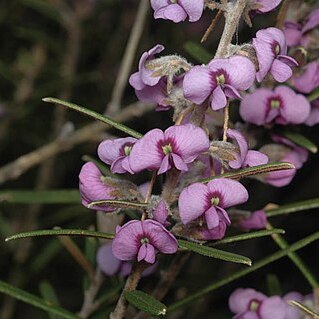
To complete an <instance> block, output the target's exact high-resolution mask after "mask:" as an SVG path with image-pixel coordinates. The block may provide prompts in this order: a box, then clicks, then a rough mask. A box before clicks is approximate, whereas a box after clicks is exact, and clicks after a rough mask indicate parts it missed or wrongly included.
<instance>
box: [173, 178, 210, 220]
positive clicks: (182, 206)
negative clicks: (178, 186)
mask: <svg viewBox="0 0 319 319" xmlns="http://www.w3.org/2000/svg"><path fill="white" fill-rule="evenodd" d="M209 206H210V205H209V202H208V189H207V186H206V185H204V184H201V183H194V184H192V185H190V186H188V187H186V188H184V189H183V191H182V192H181V194H180V196H179V199H178V208H179V215H180V217H181V220H182V223H183V224H185V225H186V224H188V223H190V222H191V221H193V220H195V219H196V218H198V217H200V216H201V215H202V214H203V213H204V212H205V210H206V209H207V208H208V207H209Z"/></svg>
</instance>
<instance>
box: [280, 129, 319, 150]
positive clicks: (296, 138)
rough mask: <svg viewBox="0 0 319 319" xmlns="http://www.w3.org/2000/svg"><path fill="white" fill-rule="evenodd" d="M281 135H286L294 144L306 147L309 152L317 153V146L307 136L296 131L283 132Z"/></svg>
mask: <svg viewBox="0 0 319 319" xmlns="http://www.w3.org/2000/svg"><path fill="white" fill-rule="evenodd" d="M283 135H284V136H285V137H287V138H288V139H289V140H290V141H292V142H294V143H295V144H297V145H299V146H301V147H303V148H305V149H307V150H308V151H310V152H311V153H317V152H318V147H317V145H316V144H314V143H313V142H311V141H310V140H309V139H308V138H307V137H305V136H303V135H301V134H299V133H296V132H284V133H283Z"/></svg>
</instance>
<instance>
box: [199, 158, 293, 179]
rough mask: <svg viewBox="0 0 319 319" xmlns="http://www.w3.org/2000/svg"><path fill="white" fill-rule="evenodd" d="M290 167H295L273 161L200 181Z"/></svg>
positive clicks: (237, 177) (233, 177)
mask: <svg viewBox="0 0 319 319" xmlns="http://www.w3.org/2000/svg"><path fill="white" fill-rule="evenodd" d="M292 168H295V167H294V166H293V165H292V164H291V163H286V162H273V163H269V164H264V165H258V166H253V167H247V168H243V169H239V170H234V171H231V172H227V173H224V174H221V175H216V176H212V177H209V178H206V179H204V180H202V182H203V183H208V182H209V181H211V180H213V179H216V178H222V177H226V178H232V179H241V178H244V177H248V176H253V175H260V174H265V173H269V172H274V171H281V170H286V169H292Z"/></svg>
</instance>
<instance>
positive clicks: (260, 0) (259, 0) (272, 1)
mask: <svg viewBox="0 0 319 319" xmlns="http://www.w3.org/2000/svg"><path fill="white" fill-rule="evenodd" d="M281 1H282V0H255V3H256V4H260V5H261V8H259V9H258V10H256V11H257V12H258V13H266V12H269V11H272V10H274V9H275V8H276V7H278V6H279V4H280V2H281Z"/></svg>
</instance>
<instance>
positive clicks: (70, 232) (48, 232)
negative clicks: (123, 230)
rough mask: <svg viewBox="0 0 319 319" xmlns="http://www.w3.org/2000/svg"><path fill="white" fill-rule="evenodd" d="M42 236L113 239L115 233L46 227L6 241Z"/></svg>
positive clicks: (11, 237) (8, 238)
mask: <svg viewBox="0 0 319 319" xmlns="http://www.w3.org/2000/svg"><path fill="white" fill-rule="evenodd" d="M42 236H84V237H96V238H104V239H113V238H114V235H113V234H107V233H102V232H97V231H92V230H85V229H45V230H35V231H30V232H24V233H19V234H15V235H13V236H10V237H7V238H6V239H5V241H10V240H16V239H22V238H28V237H42Z"/></svg>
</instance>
